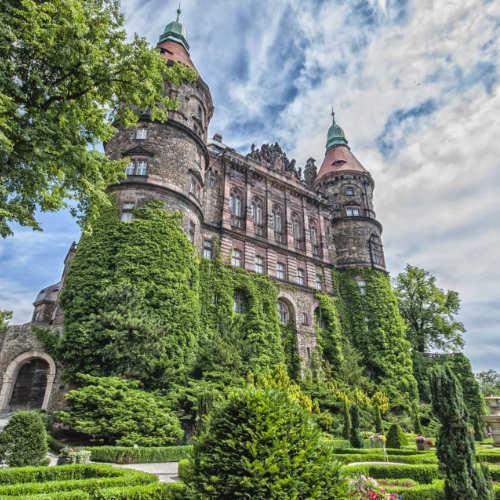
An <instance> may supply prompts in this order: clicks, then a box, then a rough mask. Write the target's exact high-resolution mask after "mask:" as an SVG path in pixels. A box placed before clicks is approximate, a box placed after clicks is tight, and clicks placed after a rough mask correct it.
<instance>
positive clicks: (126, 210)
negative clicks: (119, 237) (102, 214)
mask: <svg viewBox="0 0 500 500" xmlns="http://www.w3.org/2000/svg"><path fill="white" fill-rule="evenodd" d="M134 207H135V203H134V202H130V201H126V202H124V203H123V204H122V213H121V216H120V220H121V221H122V222H129V221H131V220H132V219H133V218H134V214H133V213H132V212H131V210H133V209H134Z"/></svg>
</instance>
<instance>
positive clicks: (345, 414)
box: [342, 399, 351, 439]
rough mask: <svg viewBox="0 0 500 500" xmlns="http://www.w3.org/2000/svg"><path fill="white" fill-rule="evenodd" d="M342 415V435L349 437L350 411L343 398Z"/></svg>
mask: <svg viewBox="0 0 500 500" xmlns="http://www.w3.org/2000/svg"><path fill="white" fill-rule="evenodd" d="M342 415H343V417H344V425H343V427H342V437H343V438H344V439H350V438H351V412H350V411H349V403H348V402H347V400H345V399H344V408H343V412H342Z"/></svg>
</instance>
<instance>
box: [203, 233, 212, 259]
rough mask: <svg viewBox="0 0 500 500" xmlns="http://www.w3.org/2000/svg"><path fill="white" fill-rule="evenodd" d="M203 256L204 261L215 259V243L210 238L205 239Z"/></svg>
mask: <svg viewBox="0 0 500 500" xmlns="http://www.w3.org/2000/svg"><path fill="white" fill-rule="evenodd" d="M202 255H203V258H204V259H207V260H212V259H213V242H212V240H211V239H210V238H204V239H203V251H202Z"/></svg>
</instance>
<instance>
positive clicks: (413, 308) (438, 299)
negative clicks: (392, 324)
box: [396, 264, 465, 353]
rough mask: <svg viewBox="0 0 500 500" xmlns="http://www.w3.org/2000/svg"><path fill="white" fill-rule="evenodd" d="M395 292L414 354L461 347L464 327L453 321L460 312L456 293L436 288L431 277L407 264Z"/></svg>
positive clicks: (434, 281)
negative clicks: (433, 349)
mask: <svg viewBox="0 0 500 500" xmlns="http://www.w3.org/2000/svg"><path fill="white" fill-rule="evenodd" d="M396 292H397V295H398V300H399V307H400V310H401V314H402V315H403V318H404V319H405V321H406V324H407V337H408V339H409V340H410V342H411V344H412V346H413V348H414V349H415V350H416V351H418V352H421V353H423V352H425V351H427V350H430V349H432V348H437V349H440V350H446V351H450V350H454V349H458V348H461V347H463V344H464V342H463V338H462V334H463V333H464V332H465V328H464V326H463V324H462V323H460V322H459V321H456V320H455V316H456V315H457V314H458V312H459V310H460V298H459V296H458V293H457V292H455V291H453V290H446V291H445V290H442V289H441V288H439V287H438V286H437V285H436V277H435V276H433V275H432V274H430V273H429V272H427V271H425V270H424V269H421V268H418V267H414V266H411V265H409V264H408V265H407V266H406V270H405V272H403V273H401V274H399V275H398V277H397V279H396Z"/></svg>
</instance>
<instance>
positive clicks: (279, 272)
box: [276, 262, 286, 281]
mask: <svg viewBox="0 0 500 500" xmlns="http://www.w3.org/2000/svg"><path fill="white" fill-rule="evenodd" d="M276 278H278V279H279V280H283V281H285V280H286V264H285V263H284V262H277V263H276Z"/></svg>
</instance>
